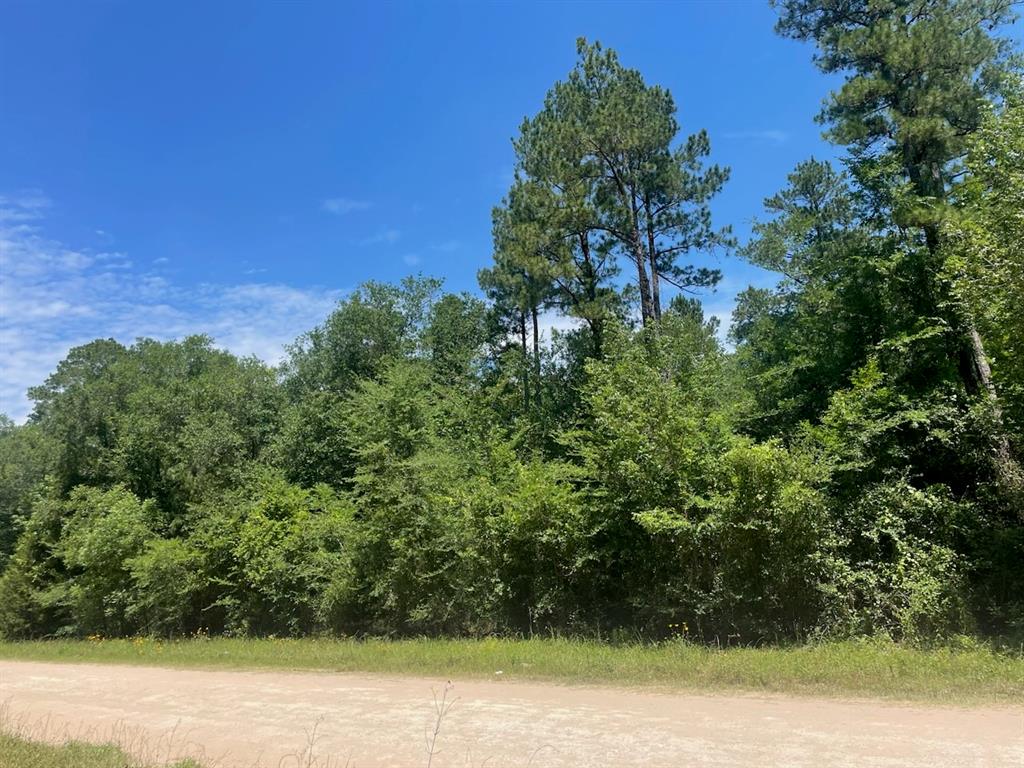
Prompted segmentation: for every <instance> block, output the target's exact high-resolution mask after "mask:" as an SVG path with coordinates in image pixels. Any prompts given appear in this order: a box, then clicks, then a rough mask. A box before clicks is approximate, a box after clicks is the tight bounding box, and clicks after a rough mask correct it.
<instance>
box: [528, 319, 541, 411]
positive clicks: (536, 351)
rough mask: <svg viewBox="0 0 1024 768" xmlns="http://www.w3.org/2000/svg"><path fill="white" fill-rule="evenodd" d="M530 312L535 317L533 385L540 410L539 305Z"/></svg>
mask: <svg viewBox="0 0 1024 768" xmlns="http://www.w3.org/2000/svg"><path fill="white" fill-rule="evenodd" d="M530 312H531V314H532V315H533V384H534V387H535V388H536V402H537V408H538V409H540V407H541V403H542V400H541V398H542V393H541V377H540V322H539V320H538V318H537V305H536V304H534V305H533V306H532V307H531V308H530Z"/></svg>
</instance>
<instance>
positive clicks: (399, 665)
mask: <svg viewBox="0 0 1024 768" xmlns="http://www.w3.org/2000/svg"><path fill="white" fill-rule="evenodd" d="M0 659H11V660H25V661H29V660H31V661H51V662H100V663H119V664H146V665H158V666H166V667H192V668H203V667H216V668H234V669H278V670H322V671H329V672H369V673H382V674H410V675H422V676H431V677H463V678H477V679H481V678H489V679H500V680H542V681H553V682H560V683H588V684H606V685H615V686H627V687H650V688H660V689H676V690H723V691H747V692H758V693H762V692H771V693H789V694H799V695H815V696H841V697H871V698H886V699H898V700H907V701H925V702H927V701H931V702H941V703H949V704H972V703H1013V704H1020V702H1022V701H1024V654H1020V653H1000V652H996V651H993V650H990V649H988V648H985V647H979V646H971V647H966V648H944V649H930V650H926V649H917V648H911V647H907V646H900V645H895V644H892V643H888V642H885V643H883V642H878V641H863V642H844V643H828V644H820V645H806V646H799V647H793V648H734V649H728V650H716V649H709V648H706V647H702V646H695V645H691V644H687V643H684V642H670V643H661V644H627V645H611V644H607V643H599V642H594V641H584V640H567V639H543V640H541V639H531V640H501V639H484V640H433V639H419V640H337V639H312V638H310V639H295V640H291V639H230V638H211V639H205V638H200V639H191V640H178V641H160V640H152V639H147V638H135V639H130V640H106V639H91V640H50V641H38V642H22V643H0Z"/></svg>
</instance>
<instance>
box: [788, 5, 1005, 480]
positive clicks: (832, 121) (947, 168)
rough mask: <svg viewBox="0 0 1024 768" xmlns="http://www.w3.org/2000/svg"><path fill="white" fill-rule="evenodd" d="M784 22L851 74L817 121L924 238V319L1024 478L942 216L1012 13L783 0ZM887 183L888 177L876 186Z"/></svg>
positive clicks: (987, 97)
mask: <svg viewBox="0 0 1024 768" xmlns="http://www.w3.org/2000/svg"><path fill="white" fill-rule="evenodd" d="M774 4H775V6H776V7H777V8H778V10H779V14H780V16H779V22H778V25H777V29H778V30H779V32H780V33H781V34H783V35H786V36H789V37H793V38H795V39H798V40H811V41H813V42H814V43H815V44H816V45H817V47H818V56H817V58H816V61H817V64H818V67H819V68H820V69H821V70H822V71H824V72H827V73H845V74H846V79H845V81H844V83H843V85H842V86H841V87H840V88H839V89H838V90H837V91H835V92H834V93H832V94H831V95H830V97H829V99H828V101H827V102H826V104H825V107H824V109H823V110H822V113H821V115H820V119H821V120H822V121H823V122H825V123H827V124H829V125H830V129H829V133H828V135H829V136H830V137H831V138H832V139H833V140H835V141H837V142H839V143H841V144H845V145H849V146H850V147H851V149H852V153H853V155H852V158H853V167H854V169H855V173H857V174H858V176H859V177H860V178H861V179H862V181H863V183H864V184H865V186H866V187H867V188H868V189H871V188H872V187H874V188H875V192H876V198H879V199H881V200H883V202H884V203H885V204H886V205H885V207H886V208H887V209H888V210H889V211H890V212H891V216H892V224H895V225H898V226H900V227H904V228H912V229H913V231H914V232H916V233H919V237H920V242H917V241H915V240H914V239H910V240H909V241H907V242H906V243H905V244H904V245H903V253H904V265H903V268H904V269H905V271H906V273H907V274H908V277H909V278H911V279H912V287H913V291H914V294H915V298H916V300H917V303H918V304H919V305H920V310H919V313H918V314H919V315H920V316H921V318H922V320H924V321H926V322H931V323H932V324H933V327H935V328H937V329H938V330H939V331H940V332H941V333H942V338H943V340H944V341H945V342H946V345H947V347H948V348H949V349H950V350H951V351H952V352H953V353H954V354H955V358H956V359H957V360H958V374H959V377H960V378H961V380H962V382H963V386H964V387H965V388H966V390H967V391H968V393H970V394H972V395H981V396H984V397H986V398H987V399H988V400H989V402H990V404H991V407H992V408H993V411H994V413H995V416H996V417H995V419H994V421H995V422H996V424H997V426H996V427H995V429H994V430H993V431H994V434H993V442H994V453H995V461H994V464H995V471H996V472H997V474H998V475H999V477H1000V479H1001V481H1002V482H1003V484H1004V486H1006V487H1007V488H1009V489H1014V488H1018V487H1019V486H1020V484H1021V482H1022V476H1021V472H1020V467H1019V465H1018V464H1017V462H1016V461H1015V459H1014V457H1013V455H1012V450H1011V446H1010V443H1009V438H1008V435H1007V434H1006V431H1005V429H1004V428H1003V427H1002V426H1001V425H999V422H1000V421H1001V414H1000V404H999V400H998V396H997V392H996V389H995V385H994V384H993V382H992V376H991V368H990V365H989V361H988V358H987V356H986V354H985V350H984V347H983V344H982V339H981V336H980V334H979V333H978V330H977V325H976V323H975V320H974V318H973V316H972V314H971V313H970V311H969V307H968V306H966V305H965V304H964V303H963V302H960V301H957V296H956V292H955V291H954V290H953V287H952V285H951V282H950V280H949V279H948V275H949V274H950V270H949V269H948V268H947V264H946V258H947V256H946V254H947V251H946V249H944V248H942V240H943V237H942V227H941V222H942V221H943V219H944V218H945V217H946V216H947V213H948V201H949V195H950V190H951V188H952V186H953V185H954V183H955V180H956V178H957V176H958V175H959V172H960V169H961V163H960V161H961V160H962V158H963V156H964V154H965V153H966V151H967V147H968V145H969V141H970V137H971V136H972V135H973V134H974V133H976V132H977V131H978V129H979V128H980V127H981V125H982V122H983V120H984V117H985V114H986V105H988V104H991V103H992V102H993V101H994V100H997V99H998V98H999V97H1000V96H1001V95H1002V94H1003V93H1004V92H1005V87H1006V84H1007V82H1008V80H1009V77H1010V75H1011V72H1012V71H1013V69H1014V68H1015V62H1013V61H1012V60H1011V59H1010V52H1011V50H1012V42H1011V41H1010V40H1009V39H1007V38H1003V37H999V36H997V35H996V34H993V30H995V29H997V28H999V27H1000V26H1001V25H1003V24H1005V23H1007V22H1009V21H1010V20H1012V18H1013V14H1012V11H1011V6H1012V3H1010V2H1007V1H1006V0H884V1H882V2H876V1H875V0H853V1H851V0H776V2H775V3H774ZM879 184H881V185H883V189H882V190H881V193H882V194H878V192H879V191H880V190H879V189H878V186H879Z"/></svg>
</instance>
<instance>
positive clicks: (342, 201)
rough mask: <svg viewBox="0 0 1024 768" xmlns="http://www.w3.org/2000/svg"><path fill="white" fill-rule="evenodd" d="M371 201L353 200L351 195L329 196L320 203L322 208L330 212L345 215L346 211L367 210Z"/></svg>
mask: <svg viewBox="0 0 1024 768" xmlns="http://www.w3.org/2000/svg"><path fill="white" fill-rule="evenodd" d="M370 205H371V203H370V202H369V201H367V200H353V199H352V198H351V197H329V198H327V199H326V200H324V201H323V202H322V203H321V204H320V208H321V209H322V210H324V211H327V212H328V213H334V214H337V215H338V216H344V215H345V214H346V213H353V212H355V211H365V210H366V209H367V208H369V207H370Z"/></svg>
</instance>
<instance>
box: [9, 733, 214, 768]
mask: <svg viewBox="0 0 1024 768" xmlns="http://www.w3.org/2000/svg"><path fill="white" fill-rule="evenodd" d="M0 768H147V766H146V764H144V763H138V762H136V761H135V760H134V759H132V758H131V757H129V756H128V755H127V754H126V753H124V752H122V751H121V750H120V749H119V748H118V747H116V746H114V745H112V744H102V745H96V744H85V743H83V742H78V741H69V742H67V743H65V744H59V745H58V744H43V743H40V742H36V741H29V740H28V739H23V738H22V737H20V736H15V735H13V734H9V733H0ZM166 768H199V764H198V763H194V762H192V761H191V760H186V761H184V762H179V763H174V764H173V765H171V766H167V767H166Z"/></svg>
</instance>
